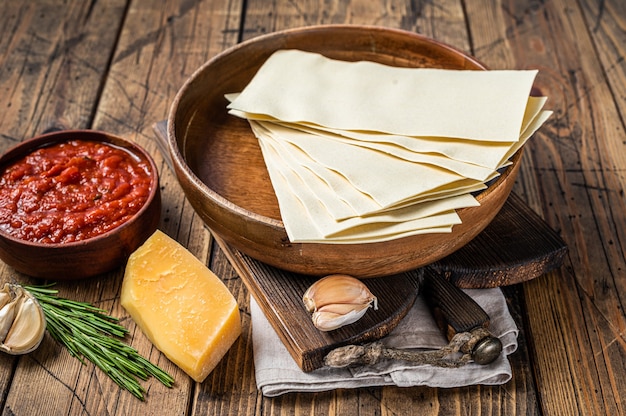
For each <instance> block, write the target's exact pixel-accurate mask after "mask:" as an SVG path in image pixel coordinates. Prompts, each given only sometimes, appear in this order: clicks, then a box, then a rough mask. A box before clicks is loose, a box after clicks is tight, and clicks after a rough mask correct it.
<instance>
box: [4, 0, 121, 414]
mask: <svg viewBox="0 0 626 416" xmlns="http://www.w3.org/2000/svg"><path fill="white" fill-rule="evenodd" d="M124 8H125V2H124V1H123V0H114V1H110V2H107V4H106V5H105V4H101V3H97V4H93V5H90V4H89V3H86V2H82V1H69V2H60V1H55V0H43V1H37V2H1V3H0V27H2V28H3V35H2V36H0V66H1V67H2V70H0V90H1V91H2V92H3V93H2V94H0V107H1V108H2V109H3V110H2V112H0V131H1V132H2V133H1V134H2V140H0V151H5V150H6V149H7V148H8V147H9V146H12V145H14V144H16V143H17V142H20V141H22V140H24V139H26V138H30V137H32V136H34V135H36V134H38V133H41V132H42V131H44V130H46V129H49V128H57V127H66V128H67V127H73V128H85V127H88V126H89V123H90V122H91V119H92V116H93V111H94V108H95V103H96V102H97V97H98V94H99V87H100V85H101V82H102V78H103V76H104V75H105V74H106V69H107V65H108V60H109V58H110V56H111V54H112V52H113V49H114V46H115V41H116V36H117V30H118V28H119V27H120V25H121V21H122V17H123V15H124ZM76 22H83V24H81V25H77V24H75V23H76ZM94 50H95V51H99V53H98V54H94V53H93V51H94ZM0 272H1V274H2V277H1V278H0V284H3V283H4V282H5V281H10V280H16V281H19V282H26V283H33V281H32V280H31V279H29V278H27V277H26V276H22V275H17V274H16V273H15V272H14V271H13V270H12V269H10V268H8V267H7V266H6V265H4V264H2V265H1V266H0ZM64 354H65V355H64ZM58 356H64V357H69V355H67V354H66V353H65V352H64V351H62V350H61V349H60V348H59V347H58V346H57V345H56V343H55V342H54V341H53V340H52V339H51V338H50V337H49V336H46V339H45V340H44V342H43V343H42V346H41V348H40V349H39V350H37V351H36V352H35V353H33V354H29V355H28V356H23V357H20V358H19V359H17V358H14V357H8V356H5V355H3V356H2V357H0V373H1V374H2V375H1V376H0V389H1V391H2V392H3V393H2V396H3V397H2V403H3V404H4V405H5V409H9V412H12V413H13V414H35V413H37V412H38V411H40V410H41V409H54V408H58V409H69V408H71V406H72V394H71V386H73V385H74V383H75V380H76V377H77V374H78V372H79V369H80V367H81V365H80V363H79V362H78V361H77V360H76V359H74V358H71V359H70V358H66V359H61V360H56V359H53V358H56V357H58ZM14 365H15V366H14ZM8 382H11V383H12V384H11V389H9V387H8V385H7V383H8ZM68 389H69V394H68ZM33 392H37V394H33ZM25 397H28V400H24V398H25ZM5 399H6V401H5Z"/></svg>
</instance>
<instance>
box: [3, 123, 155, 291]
mask: <svg viewBox="0 0 626 416" xmlns="http://www.w3.org/2000/svg"><path fill="white" fill-rule="evenodd" d="M77 139H80V140H85V141H97V142H104V143H108V144H111V145H113V146H115V147H118V148H123V149H125V150H126V151H128V152H130V153H132V154H133V155H135V156H136V157H138V158H140V159H141V160H143V161H144V162H147V163H146V165H147V166H149V170H150V172H149V173H150V191H149V196H148V199H147V201H146V202H145V203H144V205H143V206H142V207H141V208H140V210H139V211H138V212H137V213H135V214H134V215H133V216H132V217H131V218H130V219H128V220H126V221H125V222H123V223H122V224H120V225H118V226H116V227H115V228H112V229H110V230H109V231H106V232H104V233H102V234H99V235H95V236H93V237H90V238H86V239H84V240H81V241H75V242H68V243H36V242H31V241H27V240H26V239H21V238H18V237H15V236H12V235H10V234H9V233H8V232H5V231H1V230H0V259H1V260H2V261H4V262H5V263H6V264H8V265H9V266H11V267H13V268H14V269H16V270H17V271H19V272H21V273H24V274H27V275H30V276H33V277H38V278H46V279H51V280H70V279H82V278H87V277H91V276H94V275H98V274H101V273H105V272H108V271H111V270H113V269H115V268H117V267H120V266H121V265H123V264H124V263H125V261H126V260H127V259H128V256H129V255H130V254H131V253H132V252H133V251H134V250H135V249H137V248H138V247H139V246H140V245H141V244H142V243H143V242H144V241H145V240H146V239H147V238H148V237H149V236H150V235H151V234H152V233H153V232H154V231H155V230H156V228H157V226H158V224H159V220H160V215H161V195H160V189H159V176H158V171H157V168H156V166H155V164H154V161H153V160H152V158H151V157H150V155H149V154H148V153H146V151H145V150H143V149H142V148H141V147H139V146H137V145H136V144H133V143H131V142H129V141H127V140H125V139H122V138H120V137H116V136H114V135H111V134H108V133H104V132H99V131H93V130H67V131H59V132H54V133H49V134H44V135H41V136H38V137H35V138H33V139H30V140H27V141H25V142H23V143H20V144H19V145H17V146H15V147H13V148H12V149H10V150H9V151H8V152H6V153H5V154H4V155H3V156H2V157H0V172H4V170H5V168H6V167H7V166H8V165H9V164H11V163H13V162H14V161H16V160H18V159H20V158H23V157H24V156H26V155H28V154H30V153H32V152H33V151H34V150H35V149H38V148H41V147H45V146H49V145H54V144H58V143H62V142H67V141H70V140H77Z"/></svg>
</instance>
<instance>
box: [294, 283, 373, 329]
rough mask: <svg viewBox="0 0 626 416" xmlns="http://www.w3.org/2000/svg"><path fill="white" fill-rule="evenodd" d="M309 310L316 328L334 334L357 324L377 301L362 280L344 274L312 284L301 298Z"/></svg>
mask: <svg viewBox="0 0 626 416" xmlns="http://www.w3.org/2000/svg"><path fill="white" fill-rule="evenodd" d="M302 301H303V302H304V306H305V307H306V309H307V311H309V312H313V316H312V319H313V325H315V327H316V328H317V329H319V330H322V331H332V330H333V329H337V328H340V327H342V326H344V325H348V324H351V323H353V322H356V321H358V320H359V319H360V318H361V317H362V316H363V315H365V312H367V309H368V308H369V307H370V306H373V307H374V309H378V300H377V299H376V296H374V295H372V293H371V292H370V290H369V289H368V288H367V286H365V284H364V283H363V282H361V281H360V280H358V279H356V278H354V277H351V276H348V275H344V274H334V275H330V276H326V277H324V278H322V279H320V280H318V281H317V282H315V283H313V285H311V287H309V288H308V289H307V291H306V292H305V293H304V296H303V297H302Z"/></svg>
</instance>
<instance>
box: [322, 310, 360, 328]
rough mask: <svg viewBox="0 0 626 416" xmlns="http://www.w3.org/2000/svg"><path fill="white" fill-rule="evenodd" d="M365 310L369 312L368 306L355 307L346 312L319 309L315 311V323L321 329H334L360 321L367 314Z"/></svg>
mask: <svg viewBox="0 0 626 416" xmlns="http://www.w3.org/2000/svg"><path fill="white" fill-rule="evenodd" d="M365 312H367V307H365V308H362V309H360V310H358V309H353V310H351V311H349V312H348V313H345V314H339V313H333V312H327V311H326V312H325V311H317V312H313V316H312V319H313V325H315V327H316V328H317V329H319V330H320V331H332V330H334V329H338V328H341V327H342V326H345V325H349V324H352V323H354V322H356V321H358V320H359V319H361V318H362V317H363V315H365Z"/></svg>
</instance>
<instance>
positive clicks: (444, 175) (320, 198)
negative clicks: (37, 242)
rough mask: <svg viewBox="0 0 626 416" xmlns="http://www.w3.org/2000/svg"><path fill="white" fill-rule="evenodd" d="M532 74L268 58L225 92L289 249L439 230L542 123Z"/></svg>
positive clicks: (290, 53) (312, 57)
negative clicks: (254, 147) (243, 126)
mask: <svg viewBox="0 0 626 416" xmlns="http://www.w3.org/2000/svg"><path fill="white" fill-rule="evenodd" d="M536 74H537V71H534V70H523V71H513V70H511V71H508V70H506V71H471V70H446V69H431V68H400V67H392V66H387V65H382V64H379V63H374V62H368V61H358V62H346V61H339V60H333V59H329V58H327V57H324V56H322V55H319V54H316V53H310V52H304V51H299V50H279V51H277V52H275V53H274V54H272V55H271V56H270V57H269V58H268V60H267V61H266V62H265V63H264V64H263V65H262V66H261V68H260V69H259V70H258V72H257V73H256V75H255V76H254V77H253V79H252V80H251V81H250V83H249V84H248V85H247V86H246V87H245V88H244V90H243V91H240V92H235V93H233V94H229V95H227V99H228V100H229V101H230V104H229V105H228V108H229V112H230V113H231V114H233V115H235V116H238V117H242V118H245V119H247V120H248V121H249V123H250V126H251V128H252V130H253V132H254V134H255V135H256V137H257V138H258V140H259V144H260V146H261V149H262V152H263V157H264V159H265V163H266V165H267V169H268V172H269V175H270V178H271V181H272V186H273V187H274V190H275V192H276V196H277V198H278V202H279V208H280V213H281V216H282V219H283V223H284V225H285V228H286V231H287V234H288V236H289V238H290V240H291V241H292V242H314V243H336V244H341V243H344V244H346V243H349V244H356V243H371V242H380V241H387V240H390V239H395V238H401V237H406V236H411V235H417V234H424V233H434V232H437V233H444V232H450V231H451V230H452V227H453V226H454V225H456V224H459V223H460V221H461V220H460V218H459V216H458V215H457V213H456V210H458V209H460V208H464V207H473V206H477V205H478V201H477V200H476V199H475V198H474V196H473V194H475V193H476V192H478V191H480V190H482V189H485V188H486V185H485V183H486V182H488V181H490V180H491V179H493V178H495V177H496V176H497V175H498V170H499V169H500V168H503V167H505V166H506V165H507V164H508V163H509V159H510V157H511V156H512V155H513V154H514V153H515V152H516V151H517V150H519V149H520V148H521V147H522V146H523V145H524V143H525V142H526V141H527V140H528V138H529V137H530V136H531V135H532V134H533V133H534V132H535V131H536V130H537V129H538V128H539V127H540V126H541V125H542V124H543V123H544V122H545V121H546V119H547V118H548V117H549V116H550V114H551V112H550V111H545V110H543V106H544V104H545V102H546V98H545V97H531V96H530V90H531V88H532V84H533V82H534V79H535V76H536Z"/></svg>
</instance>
